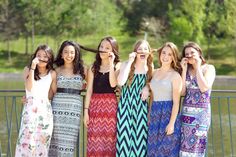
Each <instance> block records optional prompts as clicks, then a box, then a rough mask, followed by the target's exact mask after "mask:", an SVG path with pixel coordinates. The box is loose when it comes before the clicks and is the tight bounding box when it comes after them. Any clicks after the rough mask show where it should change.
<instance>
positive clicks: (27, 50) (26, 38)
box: [25, 35, 29, 55]
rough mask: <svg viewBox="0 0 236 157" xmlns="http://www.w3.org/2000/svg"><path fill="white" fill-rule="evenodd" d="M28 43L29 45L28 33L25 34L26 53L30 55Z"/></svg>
mask: <svg viewBox="0 0 236 157" xmlns="http://www.w3.org/2000/svg"><path fill="white" fill-rule="evenodd" d="M28 45H29V39H28V35H26V36H25V54H26V55H28V53H29V49H28Z"/></svg>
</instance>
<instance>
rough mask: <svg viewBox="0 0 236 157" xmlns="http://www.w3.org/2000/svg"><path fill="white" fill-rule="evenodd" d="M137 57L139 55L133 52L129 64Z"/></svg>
mask: <svg viewBox="0 0 236 157" xmlns="http://www.w3.org/2000/svg"><path fill="white" fill-rule="evenodd" d="M136 56H137V53H136V52H131V53H130V54H129V62H130V63H133V62H134V59H135V57H136Z"/></svg>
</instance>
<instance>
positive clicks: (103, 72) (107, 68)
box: [99, 65, 110, 75]
mask: <svg viewBox="0 0 236 157" xmlns="http://www.w3.org/2000/svg"><path fill="white" fill-rule="evenodd" d="M109 70H110V66H108V65H105V66H102V65H101V66H100V70H99V71H100V72H101V73H102V74H103V75H104V74H105V73H107V72H109Z"/></svg>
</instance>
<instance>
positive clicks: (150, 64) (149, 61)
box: [128, 40, 153, 86]
mask: <svg viewBox="0 0 236 157" xmlns="http://www.w3.org/2000/svg"><path fill="white" fill-rule="evenodd" d="M142 43H145V44H147V45H148V49H149V52H150V54H149V56H148V58H147V66H148V71H147V80H146V83H149V82H150V81H151V79H152V71H153V52H152V49H151V47H150V44H149V43H148V41H146V40H138V41H137V42H136V43H135V44H134V50H133V51H134V52H137V50H138V48H139V46H140V45H141V44H142ZM135 63H136V58H135V59H134V62H133V63H132V64H131V68H130V72H129V76H128V85H129V86H130V85H131V84H132V81H133V77H134V70H135V67H134V66H135Z"/></svg>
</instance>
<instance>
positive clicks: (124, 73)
mask: <svg viewBox="0 0 236 157" xmlns="http://www.w3.org/2000/svg"><path fill="white" fill-rule="evenodd" d="M136 55H137V54H136V52H132V53H130V54H129V60H128V61H126V62H123V63H122V64H121V67H120V72H119V75H118V78H117V82H118V85H119V86H123V85H124V84H125V82H126V81H127V79H128V77H129V72H130V68H131V65H132V63H133V62H134V59H135V57H136Z"/></svg>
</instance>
